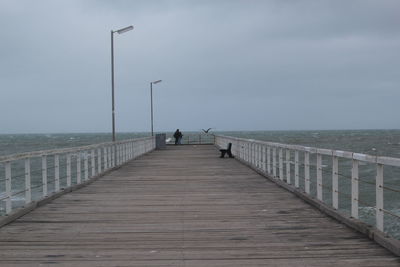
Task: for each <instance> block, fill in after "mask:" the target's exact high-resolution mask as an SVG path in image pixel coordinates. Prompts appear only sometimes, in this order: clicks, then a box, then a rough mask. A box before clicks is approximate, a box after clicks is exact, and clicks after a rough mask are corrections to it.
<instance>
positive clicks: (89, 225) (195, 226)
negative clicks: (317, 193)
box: [0, 146, 400, 267]
mask: <svg viewBox="0 0 400 267" xmlns="http://www.w3.org/2000/svg"><path fill="white" fill-rule="evenodd" d="M218 156H219V155H218V151H217V150H216V149H215V148H214V147H213V146H172V147H168V149H167V150H163V151H155V152H152V153H150V154H148V155H145V156H143V157H141V158H139V159H137V160H134V161H132V162H130V163H128V164H127V165H125V166H123V167H121V168H120V169H118V170H116V171H114V172H112V173H110V174H108V175H106V176H104V177H102V178H100V179H99V180H98V181H96V182H94V183H92V184H90V185H89V186H87V187H84V188H82V189H80V190H78V191H74V192H72V193H70V194H66V195H63V196H62V197H60V198H58V199H56V200H54V201H52V202H51V203H49V204H47V205H45V206H42V207H40V208H38V209H36V210H35V211H33V212H31V213H29V214H27V215H25V216H23V217H21V218H20V219H18V220H17V221H15V222H13V223H11V224H9V225H7V226H5V227H3V228H1V229H0V266H47V265H50V266H51V265H54V266H229V267H233V266H400V264H399V258H398V257H395V256H393V255H392V254H391V253H389V252H388V251H386V250H385V249H383V248H381V247H380V246H379V245H377V244H375V243H373V242H372V241H370V240H368V239H367V238H365V237H363V236H361V235H360V234H358V233H356V232H354V231H352V230H350V229H348V228H346V227H345V226H344V225H342V224H340V223H337V222H336V221H334V220H332V219H330V218H327V217H325V216H324V215H323V214H321V213H320V212H319V211H317V210H316V209H314V208H312V207H310V206H308V205H307V204H306V203H304V202H303V201H301V200H300V199H298V198H297V197H295V196H294V195H292V194H291V193H289V192H287V191H285V190H284V189H282V188H279V187H278V186H277V185H275V184H274V183H272V182H270V181H268V180H267V179H265V178H264V177H262V176H260V175H258V174H257V173H256V172H254V171H252V170H251V169H249V168H247V167H246V166H244V165H242V164H240V163H239V162H237V161H236V160H234V159H220V158H218Z"/></svg>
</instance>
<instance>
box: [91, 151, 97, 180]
mask: <svg viewBox="0 0 400 267" xmlns="http://www.w3.org/2000/svg"><path fill="white" fill-rule="evenodd" d="M94 155H95V153H94V149H92V155H91V165H92V166H91V167H92V177H94V176H95V175H96V161H95V156H94Z"/></svg>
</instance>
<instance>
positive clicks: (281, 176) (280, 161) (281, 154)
mask: <svg viewBox="0 0 400 267" xmlns="http://www.w3.org/2000/svg"><path fill="white" fill-rule="evenodd" d="M279 179H280V180H281V181H283V148H279Z"/></svg>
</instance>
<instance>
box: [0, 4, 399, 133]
mask: <svg viewBox="0 0 400 267" xmlns="http://www.w3.org/2000/svg"><path fill="white" fill-rule="evenodd" d="M399 14H400V1H398V0H393V1H389V0H375V1H368V0H360V1H352V0H343V1H340V0H331V1H320V0H318V1H316V0H315V1H304V0H303V1H294V0H293V1H290V0H279V1H278V0H276V1H267V0H265V1H254V0H250V1H249V0H246V1H244V0H243V1H199V0H196V1H148V0H147V1H116V0H113V1H105V0H102V1H100V0H98V1H95V0H93V1H74V0H64V1H61V0H36V1H22V0H0V26H1V27H0V28H1V30H0V32H1V41H0V82H1V83H0V90H1V97H0V114H1V115H0V125H1V127H0V133H42V132H110V131H111V75H110V71H111V70H110V69H111V67H110V30H111V29H114V30H116V29H119V28H123V27H125V26H129V25H134V27H135V29H134V30H133V31H130V32H127V33H125V34H122V35H118V34H116V35H115V80H116V83H115V90H116V92H115V93H116V128H117V131H125V132H126V131H148V130H149V129H150V85H149V83H150V81H154V80H158V79H162V80H163V82H162V83H160V84H157V85H154V87H153V91H154V95H153V96H154V116H155V117H154V118H155V130H156V131H166V130H168V131H173V130H174V129H176V128H180V129H183V130H199V129H201V128H206V127H215V128H217V130H295V129H365V128H367V129H374V128H397V129H398V128H400V120H399V118H398V116H399V114H400V105H399V100H400V52H399V51H400V16H399Z"/></svg>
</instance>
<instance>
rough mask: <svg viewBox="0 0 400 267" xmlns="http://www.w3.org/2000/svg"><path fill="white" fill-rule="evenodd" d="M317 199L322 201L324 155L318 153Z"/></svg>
mask: <svg viewBox="0 0 400 267" xmlns="http://www.w3.org/2000/svg"><path fill="white" fill-rule="evenodd" d="M317 199H318V200H320V201H322V155H321V154H320V153H317Z"/></svg>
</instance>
